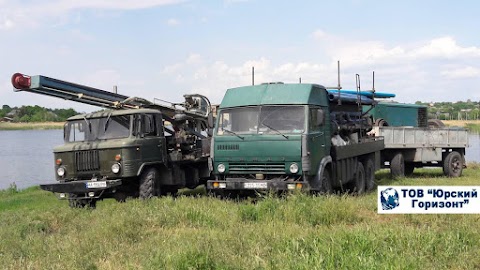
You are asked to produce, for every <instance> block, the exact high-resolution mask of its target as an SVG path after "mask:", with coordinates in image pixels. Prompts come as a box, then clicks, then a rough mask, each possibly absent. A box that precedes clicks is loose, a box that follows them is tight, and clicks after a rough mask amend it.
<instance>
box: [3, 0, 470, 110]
mask: <svg viewBox="0 0 480 270" xmlns="http://www.w3.org/2000/svg"><path fill="white" fill-rule="evenodd" d="M479 10H480V1H473V0H472V1H469V0H464V1H442V0H438V1H431V0H423V1H410V0H403V1H373V0H372V1H369V0H338V1H320V0H317V1H315V0H312V1H309V0H306V1H284V0H277V1H275V0H223V1H222V0H219V1H208V0H204V1H200V0H132V1H126V0H103V1H97V0H0V104H8V105H10V106H21V105H40V106H45V107H49V108H74V109H76V110H79V111H85V112H89V111H93V110H96V109H97V108H96V107H93V106H88V105H82V104H79V103H75V102H72V101H65V100H61V99H56V98H53V97H46V96H41V95H37V94H32V93H26V92H14V91H13V87H12V85H11V82H10V80H11V76H12V75H13V74H14V73H16V72H21V73H23V74H27V75H44V76H48V77H52V78H56V79H61V80H65V81H70V82H75V83H79V84H84V85H88V86H91V87H96V88H99V89H103V90H111V89H112V87H113V86H114V85H116V86H118V91H119V93H121V94H124V95H127V96H139V97H143V98H147V99H149V100H153V99H154V98H159V99H163V100H168V101H172V102H181V101H183V97H182V96H183V94H186V93H200V94H204V95H206V96H207V97H209V98H210V100H211V101H212V103H214V104H218V103H220V102H221V100H222V97H223V95H224V93H225V91H226V89H228V88H232V87H238V86H245V85H249V84H251V83H252V77H251V71H252V67H255V83H256V84H258V83H262V82H272V81H275V82H278V81H281V82H285V83H297V82H298V81H299V79H300V78H301V80H302V83H318V84H322V85H324V86H327V87H328V86H336V85H337V61H340V63H341V85H342V87H343V88H344V89H355V75H356V74H359V75H360V82H361V88H362V89H364V90H367V89H371V88H372V72H373V71H374V72H375V89H376V90H377V91H382V92H391V93H395V94H396V95H397V97H396V99H395V100H396V101H399V102H415V101H417V100H420V101H424V102H431V101H452V102H455V101H466V100H468V99H470V100H474V101H478V100H479V99H480V87H479V85H480V34H479V32H477V31H478V29H479V26H480V16H478V11H479Z"/></svg>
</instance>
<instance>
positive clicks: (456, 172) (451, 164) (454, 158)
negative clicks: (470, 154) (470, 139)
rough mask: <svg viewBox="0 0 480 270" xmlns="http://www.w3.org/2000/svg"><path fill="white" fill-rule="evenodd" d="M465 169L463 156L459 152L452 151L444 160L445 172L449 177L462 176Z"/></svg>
mask: <svg viewBox="0 0 480 270" xmlns="http://www.w3.org/2000/svg"><path fill="white" fill-rule="evenodd" d="M462 171H463V156H462V155H461V154H460V153H459V152H457V151H452V152H450V153H449V154H448V155H447V157H446V158H445V160H444V161H443V173H444V174H445V175H446V176H448V177H460V176H461V175H462Z"/></svg>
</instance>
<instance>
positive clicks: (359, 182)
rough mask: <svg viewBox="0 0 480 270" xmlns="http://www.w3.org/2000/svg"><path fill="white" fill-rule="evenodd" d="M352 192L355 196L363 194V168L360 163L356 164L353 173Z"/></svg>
mask: <svg viewBox="0 0 480 270" xmlns="http://www.w3.org/2000/svg"><path fill="white" fill-rule="evenodd" d="M353 192H354V193H355V194H357V195H361V194H363V193H365V168H364V167H363V164H362V163H361V162H358V163H357V171H356V172H355V186H354V190H353Z"/></svg>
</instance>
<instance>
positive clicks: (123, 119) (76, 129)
mask: <svg viewBox="0 0 480 270" xmlns="http://www.w3.org/2000/svg"><path fill="white" fill-rule="evenodd" d="M130 121H131V116H130V115H119V116H111V117H103V118H90V119H88V118H85V119H82V120H73V121H68V122H67V124H66V125H65V141H66V142H81V141H95V140H108V139H119V138H126V137H128V136H130V133H131V132H130Z"/></svg>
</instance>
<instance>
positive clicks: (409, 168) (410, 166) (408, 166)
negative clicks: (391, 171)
mask: <svg viewBox="0 0 480 270" xmlns="http://www.w3.org/2000/svg"><path fill="white" fill-rule="evenodd" d="M413 170H415V164H414V163H413V162H405V175H407V176H410V175H412V174H413Z"/></svg>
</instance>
